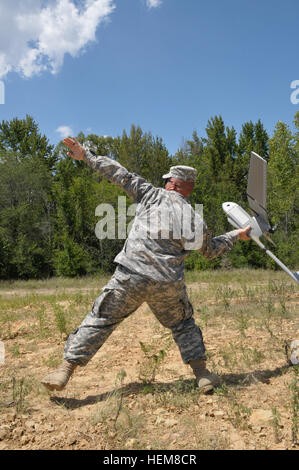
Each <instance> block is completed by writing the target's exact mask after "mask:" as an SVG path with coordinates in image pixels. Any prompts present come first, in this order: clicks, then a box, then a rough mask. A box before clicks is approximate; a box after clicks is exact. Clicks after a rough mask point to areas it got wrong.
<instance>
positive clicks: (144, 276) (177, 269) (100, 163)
mask: <svg viewBox="0 0 299 470" xmlns="http://www.w3.org/2000/svg"><path fill="white" fill-rule="evenodd" d="M85 150H86V153H85V156H84V160H85V162H86V163H87V164H88V165H89V166H91V167H92V168H93V169H95V170H97V171H98V172H99V173H100V174H101V175H102V176H104V177H105V178H107V179H108V180H109V181H111V182H113V183H115V184H117V185H118V186H120V187H121V188H122V189H123V190H124V191H125V192H126V193H127V194H128V195H129V196H130V198H131V199H133V201H134V202H137V203H138V206H137V211H136V217H135V220H134V224H133V226H132V229H131V231H130V233H129V236H128V238H127V240H126V242H125V244H124V247H123V249H122V251H121V252H120V253H119V254H118V255H117V256H116V258H115V260H114V261H115V262H116V263H117V264H118V266H117V268H116V271H115V273H114V275H113V276H112V278H111V280H110V281H109V282H108V284H107V285H106V286H105V287H104V288H103V293H102V294H101V295H100V296H99V297H98V298H97V299H96V300H95V302H94V304H93V306H92V310H91V312H90V313H89V314H88V315H87V316H86V318H85V319H84V320H83V322H82V323H81V325H80V326H79V328H77V329H76V330H75V331H74V332H73V333H72V334H71V335H70V336H69V338H68V341H67V343H66V346H65V354H64V358H65V359H66V360H67V361H69V362H72V363H75V364H79V365H86V364H87V362H88V361H89V360H90V359H91V358H92V356H93V355H94V354H95V353H96V352H97V351H98V349H99V348H100V347H101V346H102V345H103V343H104V342H105V341H106V339H107V338H108V336H109V335H110V334H111V333H112V332H113V330H114V329H115V328H116V326H117V325H118V324H119V323H120V322H121V321H122V320H123V319H124V318H126V317H128V316H129V315H130V314H131V313H133V312H134V311H135V310H136V309H137V308H138V307H139V306H140V305H141V304H142V303H143V302H147V303H148V305H149V307H150V308H151V310H152V311H153V313H154V314H155V315H156V317H157V319H158V320H159V321H160V322H161V324H162V325H163V326H165V327H167V328H170V330H171V332H172V335H173V338H174V340H175V342H176V344H177V345H178V347H179V350H180V353H181V356H182V359H183V361H184V362H185V363H188V362H189V361H190V360H194V359H197V358H205V347H204V343H203V338H202V333H201V330H200V328H199V327H198V326H197V325H196V324H195V322H194V319H193V309H192V305H191V303H190V301H189V299H188V297H187V294H186V287H185V284H184V259H185V258H186V256H187V255H188V253H189V252H190V251H191V250H192V249H198V250H199V251H200V253H202V254H203V255H204V256H205V257H207V258H214V257H217V256H220V255H222V254H223V253H225V252H226V251H227V250H230V249H231V248H232V246H233V243H234V242H235V241H236V240H237V239H238V234H237V231H236V230H233V231H231V232H229V233H226V234H224V235H221V236H219V237H215V238H212V236H211V234H210V232H209V231H208V229H207V226H206V224H205V222H204V220H203V219H202V218H201V217H200V216H199V215H198V214H196V213H195V211H194V210H193V209H192V208H191V206H190V204H189V203H188V202H187V200H186V199H185V198H184V196H182V195H181V194H179V193H178V192H176V191H166V190H165V189H163V188H156V187H154V186H153V185H152V184H150V183H149V182H147V181H146V180H145V179H143V178H141V177H140V176H138V175H136V174H134V173H130V172H129V171H127V170H126V169H125V168H124V167H123V166H121V165H120V164H119V163H118V162H116V161H114V160H112V159H111V158H109V157H104V156H96V154H95V153H94V152H93V150H92V148H91V147H90V146H89V145H88V144H85ZM181 168H182V167H181ZM183 168H184V167H183ZM187 168H190V167H185V169H184V172H185V173H186V172H188V170H187ZM193 172H194V169H193ZM164 177H168V175H164ZM190 178H191V177H190ZM190 178H189V180H190ZM186 213H188V214H189V216H188V217H187V222H188V223H187V224H186V223H185V226H184V224H183V222H182V221H184V216H185V214H186ZM149 220H150V221H154V223H152V224H151V227H150V229H151V231H150V236H145V235H148V221H149ZM165 220H167V221H168V222H170V223H168V231H167V236H166V237H165V236H164V229H165V227H163V221H165ZM157 221H159V222H160V223H156V222H157ZM186 225H187V230H183V231H182V228H183V229H184V228H186Z"/></svg>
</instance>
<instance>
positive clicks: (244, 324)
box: [236, 310, 249, 338]
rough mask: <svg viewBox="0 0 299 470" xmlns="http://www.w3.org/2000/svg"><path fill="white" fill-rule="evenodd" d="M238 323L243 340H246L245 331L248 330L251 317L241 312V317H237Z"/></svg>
mask: <svg viewBox="0 0 299 470" xmlns="http://www.w3.org/2000/svg"><path fill="white" fill-rule="evenodd" d="M236 323H237V328H238V330H239V331H240V333H241V336H242V337H243V338H246V334H245V330H246V329H247V328H248V325H249V316H248V314H246V313H245V311H243V310H242V311H241V312H240V314H239V315H237V316H236Z"/></svg>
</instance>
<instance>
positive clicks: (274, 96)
mask: <svg viewBox="0 0 299 470" xmlns="http://www.w3.org/2000/svg"><path fill="white" fill-rule="evenodd" d="M151 1H152V5H150V3H149V1H146V0H114V1H113V0H34V1H33V0H22V1H21V0H5V2H4V3H6V5H3V3H2V2H1V4H0V78H1V80H2V82H3V83H4V85H5V104H1V105H0V120H3V119H4V120H9V119H12V118H13V117H18V118H23V117H25V116H26V114H30V115H32V116H33V117H34V119H35V120H36V121H37V122H38V124H39V126H40V130H41V131H42V132H43V133H45V134H46V135H47V137H48V138H49V139H50V142H51V143H54V144H56V143H57V142H58V141H59V140H60V139H61V136H62V135H63V134H64V133H65V132H66V133H67V130H68V128H70V130H72V133H73V134H74V135H76V134H77V133H78V132H79V131H81V130H82V131H83V132H84V133H88V132H92V133H96V134H99V135H112V136H117V135H121V133H122V131H123V130H124V129H125V130H126V131H129V130H130V127H131V124H136V125H140V126H141V127H142V129H143V130H144V131H150V132H152V134H153V135H154V136H156V135H158V136H160V137H162V139H163V142H164V143H165V145H166V146H167V148H168V150H169V152H170V153H171V154H173V153H175V151H176V150H177V149H178V147H179V146H180V145H181V144H182V141H183V139H184V138H185V139H188V138H189V137H191V135H192V132H193V130H197V132H198V134H199V135H201V136H203V135H205V127H206V124H207V121H208V119H210V118H211V117H212V116H215V115H219V114H221V115H222V117H223V119H224V122H225V124H226V125H228V126H234V127H235V128H236V130H237V131H238V132H239V131H240V129H241V126H242V124H243V123H244V122H246V121H250V120H252V121H253V122H256V121H257V120H258V119H261V120H262V122H263V124H264V126H265V127H266V129H267V130H268V132H269V133H270V134H272V132H273V130H274V127H275V124H276V122H277V121H278V120H281V121H284V122H286V123H287V124H288V125H290V127H292V121H293V117H294V114H295V113H296V112H297V111H298V110H299V62H298V55H299V4H298V1H297V0H285V1H284V2H281V0H259V1H257V0H225V1H223V0H211V1H209V2H207V1H202V0H160V1H156V2H154V1H153V0H151ZM21 4H22V5H21ZM47 7H48V8H47ZM92 8H93V9H92ZM84 12H85V15H84ZM60 19H61V21H60ZM62 20H63V21H62ZM295 80H298V84H297V85H296V86H297V88H298V93H297V94H296V98H297V99H296V101H298V103H295V104H293V103H292V102H291V100H290V96H291V93H292V92H294V90H292V89H291V88H290V85H291V82H293V81H295ZM295 93H296V91H295ZM58 129H60V131H61V132H58V131H57V130H58Z"/></svg>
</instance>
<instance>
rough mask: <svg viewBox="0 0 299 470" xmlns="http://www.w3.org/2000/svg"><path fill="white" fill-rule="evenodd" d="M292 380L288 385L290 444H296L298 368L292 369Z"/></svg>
mask: <svg viewBox="0 0 299 470" xmlns="http://www.w3.org/2000/svg"><path fill="white" fill-rule="evenodd" d="M293 374H294V377H293V380H292V382H291V383H290V385H289V388H290V391H291V394H292V395H291V410H292V442H293V444H298V411H299V367H298V366H294V367H293Z"/></svg>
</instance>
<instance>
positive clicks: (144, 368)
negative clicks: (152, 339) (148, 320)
mask: <svg viewBox="0 0 299 470" xmlns="http://www.w3.org/2000/svg"><path fill="white" fill-rule="evenodd" d="M139 344H140V347H141V349H142V351H143V353H144V356H145V360H144V361H143V362H142V363H141V365H140V372H139V378H140V379H141V380H142V382H143V383H145V384H149V383H151V382H153V381H154V380H155V377H156V374H157V371H158V368H159V367H160V366H161V364H162V362H163V361H164V359H165V357H166V353H165V351H164V349H159V350H158V351H157V348H156V346H155V344H151V345H146V344H145V343H142V342H141V341H140V342H139Z"/></svg>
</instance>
